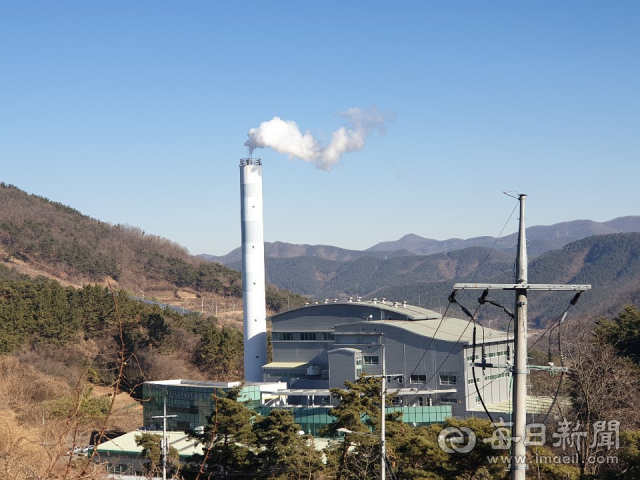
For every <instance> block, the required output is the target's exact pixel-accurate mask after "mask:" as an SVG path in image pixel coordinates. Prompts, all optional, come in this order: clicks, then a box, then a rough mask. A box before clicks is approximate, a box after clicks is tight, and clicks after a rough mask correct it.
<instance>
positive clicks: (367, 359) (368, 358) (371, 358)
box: [362, 355, 380, 365]
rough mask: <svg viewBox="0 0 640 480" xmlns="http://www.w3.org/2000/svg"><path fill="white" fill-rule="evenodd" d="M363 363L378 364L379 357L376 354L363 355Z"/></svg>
mask: <svg viewBox="0 0 640 480" xmlns="http://www.w3.org/2000/svg"><path fill="white" fill-rule="evenodd" d="M362 358H364V364H365V365H378V364H379V363H380V357H379V356H378V355H363V357H362Z"/></svg>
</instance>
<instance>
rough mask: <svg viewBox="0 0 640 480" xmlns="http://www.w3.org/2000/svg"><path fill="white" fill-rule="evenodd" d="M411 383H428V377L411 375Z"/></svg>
mask: <svg viewBox="0 0 640 480" xmlns="http://www.w3.org/2000/svg"><path fill="white" fill-rule="evenodd" d="M409 383H427V376H426V375H411V377H409Z"/></svg>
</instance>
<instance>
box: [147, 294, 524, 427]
mask: <svg viewBox="0 0 640 480" xmlns="http://www.w3.org/2000/svg"><path fill="white" fill-rule="evenodd" d="M271 322H272V338H273V342H272V345H273V361H272V362H271V363H268V364H266V365H264V366H263V377H264V378H263V380H264V381H263V382H246V383H244V384H242V385H243V388H242V394H241V400H243V401H245V402H246V404H247V405H248V406H249V407H251V408H253V409H254V410H255V411H256V412H257V413H259V414H262V415H266V414H268V412H269V410H271V409H273V408H279V409H288V410H291V411H292V412H293V415H294V419H295V422H296V423H298V424H299V425H300V426H301V428H302V430H304V431H305V432H307V433H312V434H314V435H315V434H317V432H318V430H319V429H320V428H321V427H322V426H324V425H326V424H327V423H329V422H331V421H333V419H332V417H330V416H329V415H328V411H329V410H330V409H331V408H332V407H333V406H335V405H336V404H337V402H338V400H337V399H336V398H332V397H331V394H330V390H329V389H330V388H333V387H337V388H344V382H345V381H354V380H356V379H357V378H358V377H359V376H360V375H376V376H381V375H382V369H383V364H384V367H385V385H386V388H387V393H389V394H395V395H394V396H393V397H392V399H391V400H390V402H389V404H388V411H389V412H390V411H396V410H400V411H402V412H403V420H404V421H405V422H407V423H410V424H412V425H425V424H429V423H435V422H442V421H444V419H445V418H446V417H451V416H453V417H467V416H471V415H475V416H482V412H481V408H480V398H479V395H478V394H477V392H476V387H475V385H474V383H473V374H472V370H473V368H472V365H473V362H474V361H476V362H477V361H480V359H481V352H482V350H483V349H484V353H485V357H486V359H487V361H490V362H492V363H495V364H502V365H506V364H507V363H508V361H509V358H508V355H509V352H510V351H512V346H511V344H512V340H509V339H508V338H507V336H506V334H505V332H501V331H497V330H492V329H489V328H485V329H484V334H483V335H479V337H480V338H479V339H478V344H477V345H476V349H475V350H476V351H475V359H474V353H473V339H472V331H473V325H472V324H470V323H469V322H467V321H465V320H460V319H456V318H448V317H447V318H445V319H442V317H441V315H440V314H438V313H437V312H434V311H432V310H427V309H424V308H419V307H416V306H412V305H407V304H399V303H389V302H386V301H384V300H383V301H375V300H374V301H369V302H361V301H353V302H351V301H349V302H331V303H329V302H327V303H322V304H313V305H307V306H305V307H301V308H297V309H294V310H290V311H287V312H284V313H281V314H278V315H275V316H274V317H272V319H271ZM482 337H484V339H483V340H482ZM483 342H484V343H483ZM475 374H476V382H477V383H478V387H479V391H480V394H481V395H482V398H483V400H484V402H485V404H486V405H487V406H488V408H489V410H491V406H492V405H496V406H497V405H498V404H500V403H501V402H502V403H503V402H505V401H508V400H509V375H510V374H509V371H508V369H507V368H506V367H505V368H504V369H502V370H499V369H494V368H491V369H486V371H483V369H482V368H481V367H475ZM240 384H241V383H240V382H196V381H190V380H168V381H157V382H147V383H146V384H145V387H144V388H145V390H144V391H145V398H146V401H145V402H144V424H145V427H147V428H153V429H158V428H159V427H160V424H159V423H158V422H159V420H157V419H152V417H154V416H159V415H162V412H163V408H164V404H165V402H166V405H167V412H168V413H171V414H175V415H178V417H176V418H172V419H169V420H168V429H169V430H179V431H184V430H187V429H189V428H195V427H198V426H202V425H205V424H206V421H207V416H208V415H210V414H211V412H213V410H214V404H213V401H212V397H211V395H212V394H214V393H216V392H221V391H223V390H228V389H230V388H232V387H234V386H237V385H240Z"/></svg>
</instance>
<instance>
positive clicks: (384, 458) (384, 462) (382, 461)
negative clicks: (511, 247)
mask: <svg viewBox="0 0 640 480" xmlns="http://www.w3.org/2000/svg"><path fill="white" fill-rule="evenodd" d="M381 343H382V387H381V389H380V395H381V397H382V398H381V400H380V402H381V406H380V456H381V457H382V458H381V459H380V478H381V479H382V480H385V478H386V473H387V471H386V470H387V445H386V432H385V430H386V419H385V417H386V414H387V409H386V406H385V401H384V400H385V398H384V397H385V389H386V386H387V366H386V358H385V354H384V342H381Z"/></svg>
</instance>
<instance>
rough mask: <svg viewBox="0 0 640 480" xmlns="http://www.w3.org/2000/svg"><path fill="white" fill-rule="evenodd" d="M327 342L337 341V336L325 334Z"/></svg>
mask: <svg viewBox="0 0 640 480" xmlns="http://www.w3.org/2000/svg"><path fill="white" fill-rule="evenodd" d="M324 335H325V337H326V338H327V340H335V339H336V336H335V335H334V334H333V333H325V334H324Z"/></svg>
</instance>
